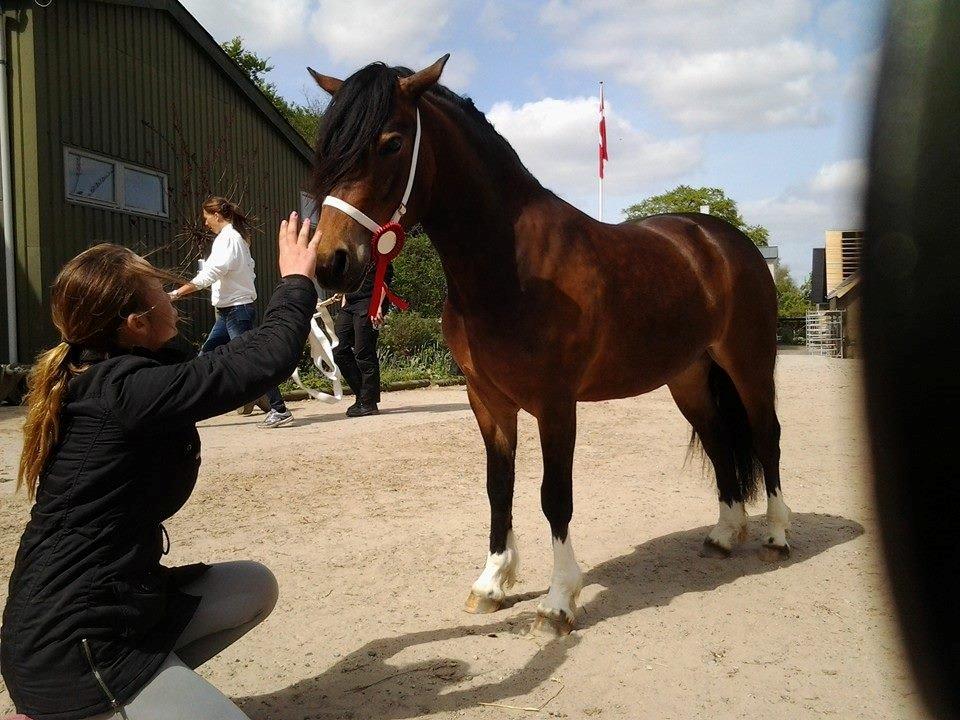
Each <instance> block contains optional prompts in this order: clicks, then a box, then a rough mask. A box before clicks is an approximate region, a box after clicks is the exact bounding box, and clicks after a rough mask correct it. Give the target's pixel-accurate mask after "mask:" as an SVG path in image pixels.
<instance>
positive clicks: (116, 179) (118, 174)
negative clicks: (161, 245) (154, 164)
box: [63, 145, 170, 220]
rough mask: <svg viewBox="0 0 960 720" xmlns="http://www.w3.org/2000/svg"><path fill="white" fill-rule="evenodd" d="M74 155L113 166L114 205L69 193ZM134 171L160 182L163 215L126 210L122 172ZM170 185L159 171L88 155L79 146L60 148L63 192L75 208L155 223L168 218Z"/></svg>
mask: <svg viewBox="0 0 960 720" xmlns="http://www.w3.org/2000/svg"><path fill="white" fill-rule="evenodd" d="M73 155H78V156H80V157H85V158H88V159H90V160H96V161H97V162H102V163H107V164H109V165H113V189H114V194H113V197H114V202H108V201H104V200H95V199H94V198H88V197H83V196H80V195H73V194H71V193H70V191H69V187H70V185H69V181H70V175H69V173H70V158H71V156H73ZM128 169H129V170H134V171H136V172H138V173H142V174H143V175H152V176H154V177H156V178H159V179H160V182H161V184H162V186H163V190H162V193H163V212H162V213H152V212H149V211H147V210H142V209H140V208H130V207H127V206H126V204H125V203H124V198H123V191H124V185H125V178H124V171H125V170H128ZM169 187H170V186H169V183H168V181H167V174H166V173H163V172H160V171H159V170H154V169H153V168H148V167H144V166H143V165H135V164H134V163H128V162H124V161H123V160H119V159H117V158H113V157H109V156H107V155H100V154H99V153H95V152H90V151H89V150H82V149H80V148H78V147H72V146H69V145H64V146H63V192H64V195H65V196H66V199H67V202H69V203H73V204H75V205H88V206H90V207H96V208H100V209H105V210H116V211H117V212H122V213H127V214H129V215H140V216H141V217H148V218H153V219H155V220H157V219H160V220H165V219H169V217H170V194H169Z"/></svg>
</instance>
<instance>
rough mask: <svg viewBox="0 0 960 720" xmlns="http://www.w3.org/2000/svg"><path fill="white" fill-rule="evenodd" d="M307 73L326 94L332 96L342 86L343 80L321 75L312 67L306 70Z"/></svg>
mask: <svg viewBox="0 0 960 720" xmlns="http://www.w3.org/2000/svg"><path fill="white" fill-rule="evenodd" d="M307 72H309V73H310V75H311V76H313V79H314V80H316V81H317V85H319V86H320V87H322V88H323V89H324V90H326V91H327V92H328V93H330V94H331V95H333V94H334V93H335V92H336V91H337V90H339V89H340V86H341V85H343V80H337V79H336V78H335V77H330V76H329V75H321V74H320V73H318V72H317V71H316V70H314V69H313V68H312V67H308V68H307Z"/></svg>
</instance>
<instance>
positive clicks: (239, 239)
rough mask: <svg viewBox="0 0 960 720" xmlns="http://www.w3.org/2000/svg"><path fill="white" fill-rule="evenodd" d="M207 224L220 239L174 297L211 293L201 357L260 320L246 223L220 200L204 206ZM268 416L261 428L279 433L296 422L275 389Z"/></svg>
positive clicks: (214, 243) (228, 204)
mask: <svg viewBox="0 0 960 720" xmlns="http://www.w3.org/2000/svg"><path fill="white" fill-rule="evenodd" d="M203 220H204V222H205V223H206V226H207V227H208V228H210V230H211V231H213V232H214V233H216V235H217V236H216V238H215V239H214V241H213V247H212V248H211V249H210V256H209V257H208V258H207V259H206V260H204V261H203V262H202V264H201V266H200V272H198V273H197V276H196V277H195V278H193V280H191V281H190V282H188V283H187V284H185V285H183V286H181V287H179V288H177V289H176V290H174V291H173V292H172V293H170V298H171V299H173V300H176V299H177V298H181V297H183V296H184V295H189V294H190V293H194V292H197V291H198V290H203V289H204V288H208V287H209V288H210V301H211V302H212V303H213V307H214V309H215V310H216V313H217V321H216V322H215V323H214V325H213V329H211V330H210V334H209V335H207V339H206V341H205V342H204V343H203V347H202V348H201V349H200V352H201V353H205V352H210V351H212V350H213V349H215V348H218V347H220V346H221V345H226V344H227V343H228V342H230V341H231V340H233V339H234V338H236V337H239V336H240V335H242V334H243V333H245V332H246V331H247V330H252V329H253V327H254V325H255V323H256V319H257V308H256V306H255V305H254V304H253V303H254V301H255V300H256V299H257V291H256V288H255V287H254V280H255V279H256V274H255V273H254V263H253V257H252V256H251V255H250V244H249V242H248V241H247V240H246V235H247V218H246V216H245V215H244V214H243V213H242V212H241V211H240V208H238V207H237V206H236V205H234V204H233V203H232V202H230V201H229V200H227V199H226V198H222V197H211V198H209V199H208V200H207V201H206V202H205V203H203ZM267 399H268V400H269V401H270V411H269V412H268V413H267V416H266V417H265V418H264V420H263V422H262V423H261V424H260V426H261V427H265V428H278V427H281V426H283V425H286V424H287V423H289V422H291V421H292V420H293V415H292V414H291V413H290V411H289V410H288V409H287V406H286V405H285V404H284V402H283V398H282V397H281V396H280V391H279V390H277V388H273V389H271V390H270V391H269V392H267Z"/></svg>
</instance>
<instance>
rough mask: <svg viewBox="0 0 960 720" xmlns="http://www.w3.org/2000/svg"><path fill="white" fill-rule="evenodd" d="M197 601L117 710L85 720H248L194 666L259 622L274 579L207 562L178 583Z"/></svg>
mask: <svg viewBox="0 0 960 720" xmlns="http://www.w3.org/2000/svg"><path fill="white" fill-rule="evenodd" d="M183 592H185V593H187V594H189V595H199V596H200V605H199V606H198V607H197V611H196V613H195V614H194V616H193V618H192V619H191V620H190V622H189V623H188V624H187V627H186V628H184V630H183V632H182V633H181V634H180V637H179V638H177V643H176V645H175V646H174V650H173V652H172V653H170V655H168V656H167V659H166V660H165V661H164V663H163V665H162V666H161V667H160V669H159V670H158V671H157V672H156V674H155V675H154V676H153V677H152V678H151V679H150V680H149V681H148V682H147V684H146V685H144V686H143V687H142V688H141V689H140V690H139V691H138V692H137V694H136V695H134V696H133V697H132V698H131V699H130V700H129V701H128V702H127V703H126V704H125V705H124V706H123V707H122V708H121V709H120V710H118V711H116V712H109V713H105V714H103V715H96V716H94V717H91V718H89V719H88V720H115V719H116V718H121V719H122V720H183V718H195V719H196V720H249V718H247V716H246V715H245V714H244V713H243V712H241V711H240V709H239V708H238V707H237V706H236V705H234V704H233V703H232V702H231V701H230V700H229V699H228V698H227V697H226V696H224V695H223V694H222V693H221V692H220V691H219V690H217V689H216V688H215V687H213V685H211V684H210V683H208V682H207V681H206V680H204V679H203V678H201V677H200V676H199V675H197V674H196V673H195V672H194V669H195V668H197V667H199V666H200V665H202V664H203V663H205V662H206V661H207V660H209V659H210V658H212V657H213V656H214V655H216V654H217V653H219V652H221V651H222V650H223V649H224V648H227V647H229V646H230V645H232V644H233V643H234V642H236V641H237V640H238V639H239V638H240V637H242V636H243V635H245V634H246V633H247V632H249V631H250V630H251V629H252V628H254V627H255V626H257V625H258V624H260V623H261V622H262V621H263V620H264V618H266V617H267V615H269V614H270V612H271V611H272V610H273V608H274V606H275V605H276V604H277V595H278V589H277V580H276V578H275V577H274V576H273V573H271V572H270V570H268V569H267V568H266V567H265V566H264V565H261V564H260V563H256V562H250V561H236V562H225V563H217V564H215V565H211V566H210V568H209V569H208V570H207V572H205V573H204V574H203V576H202V577H201V578H199V579H197V580H195V581H194V582H192V583H189V584H188V585H186V586H184V587H183Z"/></svg>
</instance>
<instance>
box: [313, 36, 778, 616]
mask: <svg viewBox="0 0 960 720" xmlns="http://www.w3.org/2000/svg"><path fill="white" fill-rule="evenodd" d="M448 57H449V55H446V56H444V57H442V58H441V59H440V60H438V61H437V62H436V63H434V64H433V65H431V66H430V67H428V68H426V69H423V70H420V71H419V72H412V71H410V70H408V69H407V68H391V67H388V66H386V65H384V64H382V63H373V64H371V65H368V66H367V67H364V68H363V69H361V70H358V71H357V72H356V73H354V74H353V75H351V76H350V77H349V78H348V79H347V80H345V81H342V80H338V79H336V78H333V77H330V76H327V75H322V74H320V73H317V72H316V71H314V70H312V69H311V70H310V73H311V74H312V75H313V77H314V79H315V80H316V82H317V84H318V85H319V86H320V87H321V88H323V89H324V90H325V91H327V92H328V93H330V94H331V95H332V99H331V102H330V105H329V107H328V108H327V110H326V112H325V114H324V115H323V118H322V125H321V128H320V131H319V137H318V142H317V151H316V152H317V155H316V166H315V168H314V172H313V175H312V190H313V192H314V194H315V197H317V198H327V201H325V202H327V204H325V205H324V206H323V207H322V212H321V214H320V217H319V221H318V222H319V228H320V230H321V232H322V239H321V242H320V246H319V248H318V251H317V252H318V269H317V279H318V281H319V282H320V283H321V284H322V285H323V286H325V287H327V288H330V289H332V290H336V291H341V292H342V291H351V290H353V289H355V288H356V287H358V286H359V284H360V283H361V281H362V279H363V277H364V274H365V273H366V272H368V271H369V268H370V266H371V262H372V255H373V249H372V247H371V234H370V232H371V229H373V228H376V227H377V225H378V224H379V223H384V224H385V223H387V221H388V219H389V218H390V217H391V214H393V217H394V218H395V219H396V218H400V223H401V224H402V225H403V226H404V227H407V228H409V227H412V226H413V225H415V224H417V223H420V224H421V225H422V226H423V228H424V229H425V231H426V232H427V234H428V235H429V237H430V240H431V241H432V243H433V244H434V246H435V247H436V250H437V252H438V254H439V256H440V259H441V262H442V264H443V270H444V274H445V275H446V281H447V299H446V303H445V306H444V310H443V318H442V325H443V333H444V337H445V339H446V341H447V343H448V344H449V346H450V349H451V351H452V353H453V356H454V358H455V359H456V361H457V362H458V363H459V365H460V367H461V368H462V369H463V372H464V375H465V376H466V383H467V394H468V396H469V400H470V406H471V407H472V409H473V412H474V415H475V416H476V420H477V424H478V425H479V426H480V433H481V435H482V436H483V441H484V444H485V446H486V457H487V494H488V497H489V500H490V544H489V552H488V554H487V561H486V566H485V567H484V570H483V572H482V574H481V575H480V577H479V578H478V579H477V581H476V582H475V583H474V584H473V587H472V588H471V591H470V595H469V597H468V599H467V604H466V609H467V610H468V611H470V612H493V611H495V610H498V609H499V608H500V607H501V606H502V604H503V602H504V598H505V590H506V589H508V588H509V587H510V586H511V585H512V584H513V582H514V580H515V579H516V575H517V568H518V563H519V554H518V551H517V545H516V538H515V537H514V533H513V529H512V525H513V523H512V503H513V490H514V460H515V454H516V446H517V414H518V411H519V410H525V411H526V412H528V413H530V414H531V415H532V416H533V417H535V418H536V420H537V423H538V427H539V433H540V442H541V448H542V452H543V482H542V485H541V488H540V498H541V505H542V508H543V512H544V514H545V516H546V518H547V520H548V521H549V524H550V532H551V536H552V545H553V556H554V567H553V575H552V579H551V582H550V589H549V591H548V592H547V594H546V595H545V596H544V597H543V598H542V599H541V602H540V603H539V606H538V608H537V614H538V618H537V621H536V622H535V626H536V627H537V628H540V629H543V630H545V631H546V632H550V633H557V634H564V633H566V632H569V630H570V629H571V627H572V626H573V623H574V620H575V616H576V602H577V597H578V594H579V591H580V587H581V572H580V569H579V567H578V565H577V562H576V560H575V558H574V551H573V544H572V540H571V536H570V530H569V526H570V520H571V518H572V515H573V457H574V445H575V442H576V429H577V402H580V401H595V400H610V399H613V398H625V397H631V396H634V395H639V394H641V393H646V392H650V391H651V390H654V389H656V388H659V387H661V386H663V385H667V387H669V389H670V392H671V394H672V395H673V398H674V400H675V401H676V404H677V406H678V407H679V408H680V411H681V412H682V413H683V415H684V417H685V418H686V419H687V420H688V421H689V422H690V424H691V425H692V426H693V434H692V436H691V441H690V442H691V447H693V444H694V442H695V441H696V440H697V439H699V441H700V444H701V445H702V447H703V450H704V451H705V452H706V454H707V456H708V457H709V459H710V460H711V462H712V464H713V467H714V469H715V474H716V482H717V491H718V500H719V509H720V514H719V520H718V522H717V524H716V526H715V527H714V528H713V529H712V530H711V531H710V533H709V534H708V536H707V537H706V539H705V541H704V551H705V552H706V553H707V554H719V555H729V554H730V553H731V551H732V550H733V548H734V546H735V545H736V544H737V543H739V542H742V541H743V540H744V539H745V538H746V530H747V515H746V511H745V508H744V504H745V503H746V502H748V501H749V500H751V499H752V498H753V496H754V495H755V494H756V492H757V491H758V489H759V484H760V481H761V479H763V480H765V485H766V494H767V514H766V521H767V531H766V533H765V534H764V536H763V537H764V540H763V543H762V545H761V554H762V555H763V556H765V559H768V560H769V559H777V558H784V557H786V556H788V554H789V552H790V546H789V544H788V542H787V537H786V533H787V530H788V529H789V523H790V510H789V508H788V507H787V506H786V504H785V503H784V501H783V496H782V493H781V490H780V469H779V463H780V424H779V422H778V420H777V413H776V409H775V406H774V363H775V361H776V352H777V349H776V323H777V298H776V291H775V288H774V283H773V279H772V278H771V274H770V271H769V269H768V268H767V265H766V263H765V261H764V260H763V258H762V257H761V254H760V252H759V251H758V250H757V248H756V247H755V246H754V245H753V243H752V242H751V241H750V240H749V239H748V238H747V237H746V236H745V235H744V234H743V233H742V232H740V231H739V230H738V229H736V228H735V227H733V226H732V225H730V224H729V223H727V222H725V221H724V220H721V219H719V218H716V217H712V216H710V215H702V214H696V213H683V214H676V215H657V216H654V217H649V218H646V219H644V220H641V221H639V222H636V223H633V222H631V223H623V224H619V225H611V224H605V223H601V222H598V221H596V220H593V219H592V218H590V217H588V216H587V215H585V214H584V213H582V212H581V211H579V210H577V209H576V208H574V207H573V206H571V205H570V204H568V203H566V202H564V201H563V200H561V199H560V198H559V197H557V196H556V195H555V194H554V193H552V192H551V191H550V190H548V189H546V188H544V187H543V186H542V185H541V184H540V183H539V182H538V181H537V180H536V178H534V177H533V175H532V174H531V173H530V172H529V171H528V170H527V169H526V168H525V167H524V165H523V163H522V162H521V161H520V158H519V157H518V155H517V154H516V152H515V151H514V150H513V148H512V147H511V146H510V144H509V143H508V142H507V141H506V140H505V139H504V138H503V137H501V136H500V135H499V134H498V133H497V131H496V130H495V129H494V127H493V126H492V125H491V124H490V123H489V121H488V120H487V119H486V117H485V116H484V115H483V114H482V113H481V112H480V111H479V110H477V108H476V107H475V106H474V104H473V102H472V101H471V100H469V99H467V98H463V97H460V96H459V95H456V94H455V93H453V92H452V91H450V90H449V89H447V88H446V87H444V86H442V85H440V84H438V81H439V79H440V75H441V73H442V71H443V66H444V63H445V62H446V60H447V58H448ZM413 173H415V174H413ZM408 184H409V188H408V189H406V186H407V185H408ZM405 189H406V192H405ZM331 198H332V199H331ZM357 210H359V211H360V212H359V214H358V213H357V212H355V211H357ZM395 211H396V212H395ZM371 218H375V219H376V220H371ZM361 223H363V224H361ZM383 227H385V225H381V230H382V229H383Z"/></svg>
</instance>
